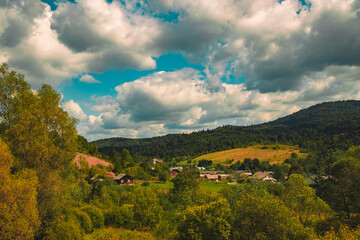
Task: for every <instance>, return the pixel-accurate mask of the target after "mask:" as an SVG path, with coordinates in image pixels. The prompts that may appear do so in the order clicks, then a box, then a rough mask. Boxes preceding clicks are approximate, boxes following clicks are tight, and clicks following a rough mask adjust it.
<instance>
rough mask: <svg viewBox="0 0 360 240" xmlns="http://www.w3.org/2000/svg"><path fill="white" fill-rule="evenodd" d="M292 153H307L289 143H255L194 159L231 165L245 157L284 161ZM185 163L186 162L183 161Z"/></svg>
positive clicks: (277, 161) (276, 161)
mask: <svg viewBox="0 0 360 240" xmlns="http://www.w3.org/2000/svg"><path fill="white" fill-rule="evenodd" d="M291 153H296V154H297V155H298V156H299V157H300V158H305V157H306V156H307V154H306V153H300V150H299V149H298V148H296V147H293V146H288V145H255V146H249V147H247V148H236V149H232V150H227V151H221V152H215V153H210V154H206V155H202V156H200V157H198V158H195V159H194V160H193V162H194V161H198V160H200V159H207V160H212V161H213V164H216V163H222V164H225V165H230V164H231V163H230V162H229V160H232V159H233V160H234V161H233V162H232V163H235V162H236V161H240V162H242V161H244V159H245V158H251V159H254V158H257V159H259V160H260V161H261V162H262V161H270V163H271V164H275V163H282V162H283V161H284V160H285V159H287V158H290V156H291ZM182 163H183V164H185V163H186V161H185V162H182Z"/></svg>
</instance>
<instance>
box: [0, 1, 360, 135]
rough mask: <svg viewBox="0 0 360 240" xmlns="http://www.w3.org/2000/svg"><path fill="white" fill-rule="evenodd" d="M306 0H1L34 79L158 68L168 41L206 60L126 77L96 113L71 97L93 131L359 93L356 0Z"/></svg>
mask: <svg viewBox="0 0 360 240" xmlns="http://www.w3.org/2000/svg"><path fill="white" fill-rule="evenodd" d="M307 3H308V4H307V5H303V4H302V3H301V1H298V0H284V1H278V0H269V1H264V0H243V1H237V0H212V1H211V2H209V1H208V0H198V1H194V0H182V1H173V0H170V1H169V0H148V1H142V0H134V1H128V0H125V1H111V3H109V2H108V1H105V0H92V1H86V0H77V1H76V2H75V3H72V2H69V1H58V7H57V9H56V10H54V11H52V10H51V9H50V7H49V6H48V5H47V4H45V3H42V2H41V1H40V0H27V1H23V0H12V1H0V22H1V23H2V24H1V25H0V60H1V61H7V62H8V63H9V65H10V67H12V68H15V69H16V70H17V71H19V72H21V73H24V74H25V75H26V77H27V80H28V81H29V82H30V83H31V84H32V86H33V87H34V88H37V87H38V86H40V84H42V83H44V82H45V83H49V84H51V85H52V86H58V85H60V84H61V83H63V82H64V81H67V80H69V79H72V78H75V77H80V81H83V82H88V83H99V81H98V80H96V79H95V78H94V77H92V75H91V74H92V73H102V72H105V71H108V70H115V71H117V70H121V71H123V70H127V69H135V70H140V71H141V70H147V69H156V61H155V59H156V58H157V57H159V56H161V55H162V54H165V53H168V52H181V53H182V54H183V56H185V57H186V58H187V60H188V61H190V62H195V63H197V64H200V65H202V66H203V70H202V71H199V70H195V69H191V68H185V69H182V70H178V71H174V72H154V73H152V74H150V75H148V76H145V77H142V78H139V79H137V80H135V81H133V82H127V83H124V84H121V85H119V86H117V87H116V91H117V96H116V97H111V96H97V97H93V98H92V99H91V102H92V103H90V102H89V103H86V104H84V105H82V106H83V107H86V108H88V109H90V110H91V111H93V112H95V113H96V114H94V115H89V116H87V115H86V114H85V113H84V111H83V110H82V109H81V107H80V105H79V104H78V103H76V102H74V101H69V102H68V103H67V104H66V105H65V109H66V110H67V111H69V113H70V114H72V115H73V116H75V117H77V118H79V119H80V121H81V124H80V129H81V131H82V132H83V133H85V134H87V136H90V139H95V138H100V137H105V136H106V137H108V136H119V135H121V136H132V137H135V136H153V135H161V134H165V133H170V132H179V131H193V130H196V129H199V128H208V127H215V126H219V125H222V124H229V123H230V124H240V125H244V124H245V125H246V124H254V123H259V122H263V121H269V120H273V119H275V118H276V117H279V116H284V115H287V114H289V113H292V112H294V111H296V110H299V109H301V108H304V107H307V106H309V105H312V104H315V103H318V102H321V101H330V100H339V99H350V98H354V99H358V98H359V90H360V85H359V82H360V81H359V80H360V79H359V76H360V70H359V69H360V58H359V57H358V56H359V55H360V38H359V36H360V10H359V8H360V4H359V0H329V1H324V0H309V1H307ZM172 13H175V15H174V16H173V19H171V17H169V15H171V14H172ZM163 16H168V19H166V17H163ZM116 80H117V79H116ZM114 81H115V79H114ZM69 82H70V81H69ZM231 83H233V84H231ZM235 83H236V84H235ZM99 84H100V83H99Z"/></svg>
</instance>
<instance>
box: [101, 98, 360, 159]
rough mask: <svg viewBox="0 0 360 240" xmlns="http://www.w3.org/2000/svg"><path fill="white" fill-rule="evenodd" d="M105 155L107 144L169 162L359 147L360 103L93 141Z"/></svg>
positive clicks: (322, 151) (338, 104) (346, 102)
mask: <svg viewBox="0 0 360 240" xmlns="http://www.w3.org/2000/svg"><path fill="white" fill-rule="evenodd" d="M95 142H96V144H97V145H98V147H99V150H100V152H102V153H104V154H107V153H108V152H109V150H110V146H111V144H114V145H115V147H116V149H117V150H118V151H121V150H122V149H123V148H126V149H128V150H129V151H130V152H131V154H135V153H137V154H141V155H144V156H149V157H159V158H163V159H168V160H170V159H172V158H175V157H180V159H179V160H181V157H183V156H192V157H197V156H200V155H203V154H207V153H211V152H216V151H221V150H229V149H234V148H241V147H246V146H249V145H256V144H274V143H281V144H288V145H298V146H299V147H300V148H303V149H306V150H308V151H310V152H318V154H327V153H326V152H327V151H328V149H331V150H332V151H336V150H345V149H347V148H349V147H350V146H352V145H360V101H354V100H351V101H338V102H327V103H321V104H317V105H314V106H312V107H310V108H307V109H304V110H301V111H299V112H296V113H294V114H291V115H289V116H286V117H283V118H280V119H277V120H275V121H272V122H268V123H263V124H258V125H253V126H248V127H239V126H224V127H219V128H216V129H213V130H206V131H199V132H194V133H191V134H170V135H166V136H163V137H154V138H147V139H126V138H110V139H103V140H98V141H95Z"/></svg>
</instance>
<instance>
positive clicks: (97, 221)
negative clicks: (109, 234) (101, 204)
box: [81, 205, 104, 228]
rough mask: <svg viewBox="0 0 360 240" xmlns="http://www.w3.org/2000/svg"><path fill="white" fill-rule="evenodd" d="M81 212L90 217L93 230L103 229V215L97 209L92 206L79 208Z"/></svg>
mask: <svg viewBox="0 0 360 240" xmlns="http://www.w3.org/2000/svg"><path fill="white" fill-rule="evenodd" d="M81 210H82V211H84V212H86V213H87V214H88V215H89V216H90V218H91V222H92V225H93V227H94V228H102V227H104V215H103V213H102V212H101V210H100V209H99V208H97V207H95V206H94V205H87V206H85V207H83V208H81Z"/></svg>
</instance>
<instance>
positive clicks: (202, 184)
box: [199, 180, 229, 192]
mask: <svg viewBox="0 0 360 240" xmlns="http://www.w3.org/2000/svg"><path fill="white" fill-rule="evenodd" d="M228 186H229V185H228V184H227V183H226V181H224V182H211V181H207V180H200V181H199V188H200V189H202V190H205V191H209V192H220V191H221V190H222V189H223V188H226V187H228Z"/></svg>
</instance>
